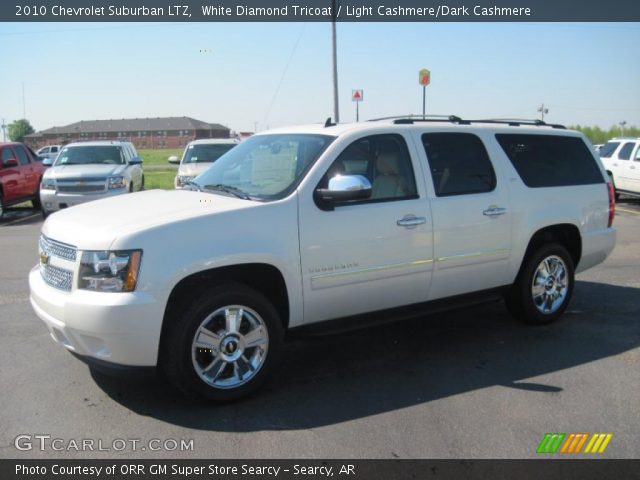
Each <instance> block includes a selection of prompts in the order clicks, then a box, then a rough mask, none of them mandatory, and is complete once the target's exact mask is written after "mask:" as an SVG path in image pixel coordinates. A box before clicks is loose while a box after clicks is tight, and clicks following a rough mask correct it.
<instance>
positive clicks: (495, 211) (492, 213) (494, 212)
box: [482, 207, 507, 217]
mask: <svg viewBox="0 0 640 480" xmlns="http://www.w3.org/2000/svg"><path fill="white" fill-rule="evenodd" d="M505 213H507V209H506V208H502V207H489V208H487V209H486V210H485V211H484V212H482V214H483V215H486V216H487V217H497V216H499V215H504V214H505Z"/></svg>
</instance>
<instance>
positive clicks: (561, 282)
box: [29, 117, 616, 401]
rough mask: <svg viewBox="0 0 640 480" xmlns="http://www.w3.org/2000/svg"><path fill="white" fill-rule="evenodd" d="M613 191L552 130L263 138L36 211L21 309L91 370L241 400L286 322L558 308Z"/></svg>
mask: <svg viewBox="0 0 640 480" xmlns="http://www.w3.org/2000/svg"><path fill="white" fill-rule="evenodd" d="M614 213H615V204H614V201H613V190H612V189H611V188H610V185H608V184H607V175H606V173H605V171H604V169H603V168H602V165H601V163H600V161H599V160H598V157H597V156H596V155H595V152H594V151H593V149H592V148H591V146H590V144H589V143H588V141H587V140H586V138H585V137H584V136H583V135H582V134H581V133H579V132H574V131H569V130H565V129H563V128H560V127H558V126H546V125H545V126H536V124H535V123H534V122H531V123H530V124H527V123H522V122H515V121H512V122H509V123H505V122H499V121H493V122H487V121H485V122H476V121H466V120H461V119H459V118H457V117H451V119H450V121H420V120H417V119H414V118H411V117H410V118H400V119H397V120H386V121H379V122H365V123H358V124H346V125H335V124H331V123H330V122H327V123H326V124H325V126H321V125H313V126H300V127H292V128H282V129H278V130H273V131H269V132H263V133H260V134H257V135H254V136H252V137H251V138H249V139H248V140H245V141H244V142H242V143H241V144H239V145H238V146H236V147H234V149H233V150H231V151H230V152H228V153H227V154H225V155H224V156H222V157H221V158H220V159H219V160H217V161H216V162H215V163H213V164H212V165H211V167H209V169H208V170H206V171H205V172H204V173H202V174H201V175H200V176H198V177H197V178H196V179H195V180H194V183H193V184H190V186H189V187H187V188H185V189H181V190H173V191H159V190H153V191H147V192H143V193H140V194H137V195H136V199H135V208H131V201H130V200H129V199H128V198H125V197H116V198H112V199H108V200H104V201H101V202H96V203H95V204H93V205H80V206H78V207H75V208H73V209H69V210H66V211H63V212H60V213H57V214H56V215H53V216H52V217H51V218H49V219H48V220H47V221H46V222H45V223H44V225H43V227H42V236H41V237H40V263H39V265H37V266H36V267H34V268H33V270H32V271H31V273H30V275H29V284H30V289H31V304H32V306H33V308H34V310H35V312H36V314H37V315H38V316H39V317H40V318H41V319H42V320H43V321H44V323H45V324H46V325H47V327H48V329H49V331H50V332H51V335H52V338H53V339H54V340H55V341H57V342H58V343H59V344H61V345H62V346H64V347H65V348H67V349H69V350H71V351H72V352H74V353H75V354H76V355H77V356H79V357H80V358H82V359H84V360H85V361H87V362H88V363H89V364H90V365H94V367H96V368H102V369H108V368H111V367H114V368H117V369H119V370H120V371H122V370H123V369H125V367H126V368H130V369H136V368H139V367H154V368H155V367H159V368H160V369H162V370H163V371H164V372H165V373H166V375H167V377H168V378H169V379H170V380H171V381H172V382H173V383H174V385H176V386H177V387H178V388H179V389H180V390H182V391H184V392H186V393H188V394H192V395H200V396H202V397H205V398H208V399H212V400H215V401H228V400H233V399H237V398H239V397H242V396H245V395H247V394H249V393H251V392H253V391H254V390H255V389H256V388H258V387H259V386H260V385H261V384H262V383H263V382H264V380H265V378H266V376H267V375H268V374H269V373H270V372H271V371H272V370H273V369H274V367H275V365H276V363H277V359H278V357H279V355H280V354H281V352H282V350H283V342H284V339H285V332H291V333H293V331H296V330H297V331H304V330H308V329H321V328H323V327H327V328H329V327H331V326H333V327H336V328H338V329H344V328H347V327H350V326H354V325H360V326H362V325H366V324H371V323H377V322H379V321H381V320H385V321H386V320H391V319H397V318H398V317H406V316H415V315H422V314H423V313H424V312H428V311H430V309H433V308H435V309H442V308H443V307H445V306H449V307H452V308H453V307H456V306H460V305H465V306H468V305H469V304H470V303H474V302H481V303H485V302H488V301H492V300H501V299H503V298H504V299H506V305H507V307H508V309H509V311H510V312H511V313H512V314H513V315H514V316H515V317H517V318H519V319H521V320H523V321H524V322H527V323H532V324H548V323H550V322H553V321H555V320H557V319H558V318H559V317H560V316H561V315H562V313H563V312H564V310H565V309H566V308H567V305H568V304H569V301H570V299H571V296H572V292H573V289H574V284H575V280H574V274H575V272H581V271H584V270H586V269H588V268H591V267H593V266H595V265H597V264H599V263H600V262H602V261H603V260H604V259H605V258H606V257H607V256H608V255H609V253H610V252H611V251H612V250H613V248H614V245H615V240H616V231H615V229H614V228H613V227H612V222H613V217H614Z"/></svg>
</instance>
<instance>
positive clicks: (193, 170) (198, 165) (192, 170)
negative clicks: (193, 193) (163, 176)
mask: <svg viewBox="0 0 640 480" xmlns="http://www.w3.org/2000/svg"><path fill="white" fill-rule="evenodd" d="M212 164H213V162H194V163H182V164H180V168H178V175H189V176H193V177H195V176H197V175H200V174H201V173H202V172H204V171H205V170H206V169H207V168H209V167H210V166H211V165H212Z"/></svg>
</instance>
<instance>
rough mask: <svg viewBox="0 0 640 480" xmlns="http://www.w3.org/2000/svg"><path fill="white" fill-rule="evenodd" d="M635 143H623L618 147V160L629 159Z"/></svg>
mask: <svg viewBox="0 0 640 480" xmlns="http://www.w3.org/2000/svg"><path fill="white" fill-rule="evenodd" d="M635 145H636V144H635V143H629V142H628V143H625V144H624V145H623V146H622V148H621V149H620V153H618V160H629V159H630V158H631V152H632V151H633V147H634V146H635Z"/></svg>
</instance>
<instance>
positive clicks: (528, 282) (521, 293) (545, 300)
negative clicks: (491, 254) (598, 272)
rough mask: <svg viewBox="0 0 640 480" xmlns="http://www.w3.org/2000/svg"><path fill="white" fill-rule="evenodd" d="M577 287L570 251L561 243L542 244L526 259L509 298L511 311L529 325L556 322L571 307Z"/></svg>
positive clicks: (508, 304)
mask: <svg viewBox="0 0 640 480" xmlns="http://www.w3.org/2000/svg"><path fill="white" fill-rule="evenodd" d="M573 284H574V265H573V259H572V258H571V255H569V252H568V251H567V249H566V248H565V247H564V246H562V245H560V244H559V243H548V244H545V245H542V246H540V247H538V248H537V249H536V250H535V251H534V252H533V253H532V254H530V255H529V256H528V258H526V259H525V261H524V263H523V265H522V268H521V269H520V273H519V274H518V277H517V278H516V281H515V283H514V284H513V286H512V287H511V290H510V292H509V294H508V295H507V298H506V303H507V308H508V309H509V312H510V313H511V314H512V315H513V316H514V317H516V318H517V319H519V320H521V321H523V322H525V323H528V324H533V325H546V324H549V323H552V322H554V321H556V320H557V319H558V318H559V317H560V316H561V315H562V314H563V313H564V311H565V309H566V308H567V305H568V304H569V301H570V300H571V295H572V293H573Z"/></svg>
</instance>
